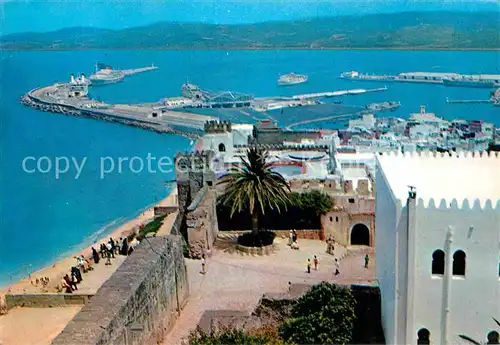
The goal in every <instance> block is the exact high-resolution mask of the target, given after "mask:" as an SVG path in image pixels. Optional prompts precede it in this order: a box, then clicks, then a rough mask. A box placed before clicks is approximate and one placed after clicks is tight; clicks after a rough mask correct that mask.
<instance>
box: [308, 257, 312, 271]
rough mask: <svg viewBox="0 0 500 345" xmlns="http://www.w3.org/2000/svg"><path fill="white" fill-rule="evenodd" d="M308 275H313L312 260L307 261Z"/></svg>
mask: <svg viewBox="0 0 500 345" xmlns="http://www.w3.org/2000/svg"><path fill="white" fill-rule="evenodd" d="M307 273H311V259H309V258H308V259H307Z"/></svg>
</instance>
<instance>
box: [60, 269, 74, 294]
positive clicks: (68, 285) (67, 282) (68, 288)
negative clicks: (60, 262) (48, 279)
mask: <svg viewBox="0 0 500 345" xmlns="http://www.w3.org/2000/svg"><path fill="white" fill-rule="evenodd" d="M61 285H62V287H63V289H64V292H66V293H73V287H72V284H71V280H69V276H68V274H67V273H66V275H65V276H64V277H63V279H62V281H61Z"/></svg>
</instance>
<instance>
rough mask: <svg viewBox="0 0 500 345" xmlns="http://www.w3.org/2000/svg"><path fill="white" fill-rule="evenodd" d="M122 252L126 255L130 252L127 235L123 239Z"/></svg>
mask: <svg viewBox="0 0 500 345" xmlns="http://www.w3.org/2000/svg"><path fill="white" fill-rule="evenodd" d="M120 254H121V255H125V256H126V255H127V254H128V241H127V238H126V237H125V238H124V239H123V241H122V248H121V251H120Z"/></svg>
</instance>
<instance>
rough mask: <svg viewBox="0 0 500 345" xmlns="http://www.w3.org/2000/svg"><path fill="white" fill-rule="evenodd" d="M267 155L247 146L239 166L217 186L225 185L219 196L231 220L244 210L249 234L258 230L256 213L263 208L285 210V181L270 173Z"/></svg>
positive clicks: (286, 190) (286, 197) (286, 200)
mask: <svg viewBox="0 0 500 345" xmlns="http://www.w3.org/2000/svg"><path fill="white" fill-rule="evenodd" d="M268 157H269V154H268V152H267V151H265V150H262V149H260V148H258V147H251V148H250V149H248V151H247V156H246V158H242V159H241V165H239V166H237V167H234V168H232V169H231V170H230V172H229V174H227V175H225V176H224V177H222V178H221V179H220V181H219V182H218V184H225V186H226V190H225V192H224V195H223V196H222V203H223V204H224V205H231V217H232V216H233V215H234V213H235V212H241V211H242V210H243V209H245V208H246V207H248V210H249V211H250V213H251V215H252V232H253V233H254V234H256V233H257V231H258V229H259V214H265V212H266V209H271V210H277V211H278V212H281V210H282V209H286V205H287V202H288V193H289V192H290V187H289V186H288V184H287V182H286V180H285V178H284V177H283V176H281V175H280V174H279V173H277V172H275V171H273V170H271V164H270V163H268V162H266V160H267V158H268Z"/></svg>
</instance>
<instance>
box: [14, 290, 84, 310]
mask: <svg viewBox="0 0 500 345" xmlns="http://www.w3.org/2000/svg"><path fill="white" fill-rule="evenodd" d="M93 296H94V295H89V294H79V293H78V294H76V293H74V294H73V293H33V294H6V295H5V304H6V305H7V309H12V308H14V307H28V308H52V307H64V306H68V305H79V304H80V305H81V304H87V303H88V302H89V300H90V299H91V298H92V297H93Z"/></svg>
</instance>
